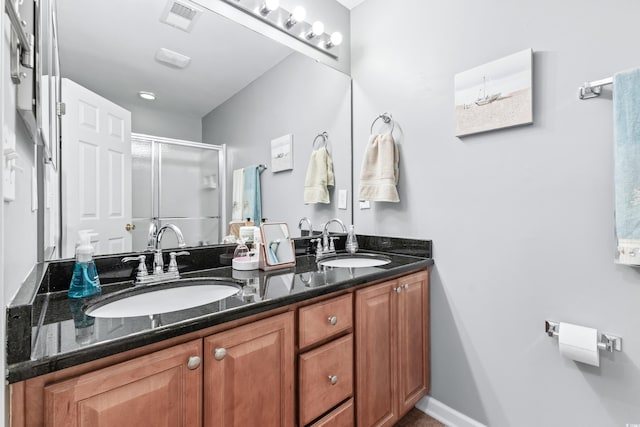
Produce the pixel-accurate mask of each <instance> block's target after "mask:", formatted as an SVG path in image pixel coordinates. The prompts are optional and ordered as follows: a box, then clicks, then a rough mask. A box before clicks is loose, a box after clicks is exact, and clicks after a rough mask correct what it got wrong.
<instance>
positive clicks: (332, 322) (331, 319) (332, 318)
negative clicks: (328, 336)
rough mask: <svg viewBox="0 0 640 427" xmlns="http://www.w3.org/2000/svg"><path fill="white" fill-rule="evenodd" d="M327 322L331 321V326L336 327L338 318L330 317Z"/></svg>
mask: <svg viewBox="0 0 640 427" xmlns="http://www.w3.org/2000/svg"><path fill="white" fill-rule="evenodd" d="M327 320H328V321H329V324H330V325H333V326H335V325H337V324H338V318H337V317H336V316H330V317H329V318H328V319H327Z"/></svg>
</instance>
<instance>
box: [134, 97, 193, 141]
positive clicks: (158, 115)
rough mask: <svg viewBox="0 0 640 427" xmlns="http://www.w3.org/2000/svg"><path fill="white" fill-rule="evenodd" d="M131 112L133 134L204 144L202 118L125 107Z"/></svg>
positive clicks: (150, 109)
mask: <svg viewBox="0 0 640 427" xmlns="http://www.w3.org/2000/svg"><path fill="white" fill-rule="evenodd" d="M122 108H126V109H127V110H129V111H131V132H134V133H143V134H146V135H153V136H163V137H165V138H175V139H184V140H187V141H193V142H202V118H201V117H197V116H187V115H178V114H176V112H175V111H162V110H159V109H153V108H140V107H138V106H134V105H123V106H122Z"/></svg>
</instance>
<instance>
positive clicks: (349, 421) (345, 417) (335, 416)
mask: <svg viewBox="0 0 640 427" xmlns="http://www.w3.org/2000/svg"><path fill="white" fill-rule="evenodd" d="M353 415H354V413H353V398H351V399H349V400H347V401H346V402H344V403H343V404H342V405H340V406H338V407H337V408H336V409H334V410H333V411H331V412H329V413H328V414H327V415H325V416H324V417H322V418H321V419H319V420H318V421H316V422H315V423H313V424H311V425H310V426H309V427H352V426H353V425H354V424H355V422H354V420H353Z"/></svg>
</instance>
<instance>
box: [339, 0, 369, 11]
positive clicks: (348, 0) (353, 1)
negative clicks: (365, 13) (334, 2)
mask: <svg viewBox="0 0 640 427" xmlns="http://www.w3.org/2000/svg"><path fill="white" fill-rule="evenodd" d="M363 1H364V0H338V3H340V4H342V5H343V6H344V7H346V8H347V9H353V8H354V7H356V6H357V5H359V4H360V3H362V2H363Z"/></svg>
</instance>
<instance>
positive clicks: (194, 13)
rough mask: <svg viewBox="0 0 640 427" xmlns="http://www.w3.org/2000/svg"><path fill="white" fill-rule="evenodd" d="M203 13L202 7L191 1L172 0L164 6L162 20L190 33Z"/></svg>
mask: <svg viewBox="0 0 640 427" xmlns="http://www.w3.org/2000/svg"><path fill="white" fill-rule="evenodd" d="M201 14H202V9H198V8H196V7H195V6H193V5H192V4H191V3H188V2H186V1H176V0H172V1H169V3H167V6H166V7H165V8H164V11H163V12H162V16H161V17H160V21H161V22H164V23H165V24H167V25H171V26H172V27H175V28H179V29H181V30H182V31H186V32H188V33H190V32H191V30H192V29H193V26H194V25H195V23H196V21H197V20H198V18H199V17H200V15H201Z"/></svg>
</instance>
